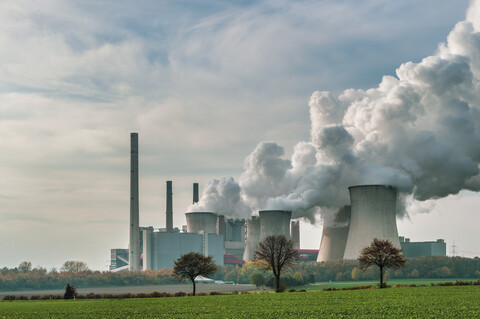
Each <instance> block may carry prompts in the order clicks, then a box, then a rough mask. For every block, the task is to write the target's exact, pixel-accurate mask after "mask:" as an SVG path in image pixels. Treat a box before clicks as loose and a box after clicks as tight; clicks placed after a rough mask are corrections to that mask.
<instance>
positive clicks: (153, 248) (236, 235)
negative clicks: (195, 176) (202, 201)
mask: <svg viewBox="0 0 480 319" xmlns="http://www.w3.org/2000/svg"><path fill="white" fill-rule="evenodd" d="M138 154H139V153H138V133H131V134H130V227H129V229H130V237H129V247H128V249H121V248H118V249H112V250H111V265H110V270H112V271H121V270H126V269H129V270H133V271H136V270H141V269H143V270H145V269H154V270H155V269H160V268H164V267H167V268H169V267H173V262H174V261H175V260H176V259H178V258H179V257H180V256H181V255H183V254H186V253H188V252H192V251H193V252H199V253H203V254H204V255H210V256H213V259H214V261H215V263H216V264H217V265H219V266H223V264H224V255H225V256H236V257H235V258H237V261H238V262H239V263H240V262H241V263H243V262H244V261H242V258H244V260H245V261H250V260H252V259H253V257H254V253H255V250H256V249H257V245H258V243H259V242H260V241H261V240H263V239H264V238H265V237H267V236H269V235H284V236H285V237H287V238H288V239H290V238H291V237H292V236H291V235H290V234H291V232H292V234H293V238H294V239H295V240H296V243H297V246H299V241H300V237H299V223H298V221H296V222H294V223H292V224H290V222H291V215H292V213H291V212H290V211H284V210H263V211H260V212H259V217H253V218H252V219H251V220H249V221H247V222H245V220H244V219H231V218H226V217H225V215H220V214H217V213H216V212H215V213H214V212H189V213H186V214H185V216H186V221H187V225H186V226H184V227H183V228H182V229H183V231H182V232H181V231H180V230H179V229H178V228H174V227H173V215H174V214H173V186H172V181H167V182H166V195H167V196H166V212H165V217H166V218H165V220H166V224H165V228H160V229H158V228H154V227H152V226H148V227H140V225H139V187H138V184H139V183H138V166H139V165H138ZM198 195H199V194H198V183H194V184H193V203H196V202H198V200H199V196H198ZM219 213H224V214H226V216H228V212H219ZM247 237H248V238H247Z"/></svg>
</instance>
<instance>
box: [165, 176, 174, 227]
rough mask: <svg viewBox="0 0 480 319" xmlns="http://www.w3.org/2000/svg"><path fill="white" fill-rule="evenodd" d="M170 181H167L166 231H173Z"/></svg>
mask: <svg viewBox="0 0 480 319" xmlns="http://www.w3.org/2000/svg"><path fill="white" fill-rule="evenodd" d="M172 197H173V193H172V181H167V212H166V215H167V223H166V227H167V233H171V232H173V205H172Z"/></svg>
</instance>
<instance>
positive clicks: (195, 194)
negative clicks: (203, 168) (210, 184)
mask: <svg viewBox="0 0 480 319" xmlns="http://www.w3.org/2000/svg"><path fill="white" fill-rule="evenodd" d="M193 203H194V204H195V203H198V183H193Z"/></svg>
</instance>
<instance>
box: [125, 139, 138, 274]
mask: <svg viewBox="0 0 480 319" xmlns="http://www.w3.org/2000/svg"><path fill="white" fill-rule="evenodd" d="M128 261H129V268H130V270H140V227H139V216H138V133H131V134H130V245H129V259H128Z"/></svg>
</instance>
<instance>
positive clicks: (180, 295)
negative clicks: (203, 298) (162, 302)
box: [174, 291, 187, 297]
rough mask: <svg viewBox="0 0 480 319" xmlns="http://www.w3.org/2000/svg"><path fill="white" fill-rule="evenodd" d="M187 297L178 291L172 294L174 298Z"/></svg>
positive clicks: (184, 293)
mask: <svg viewBox="0 0 480 319" xmlns="http://www.w3.org/2000/svg"><path fill="white" fill-rule="evenodd" d="M186 295H187V293H186V292H183V291H178V292H176V293H175V294H174V296H175V297H185V296H186Z"/></svg>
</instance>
